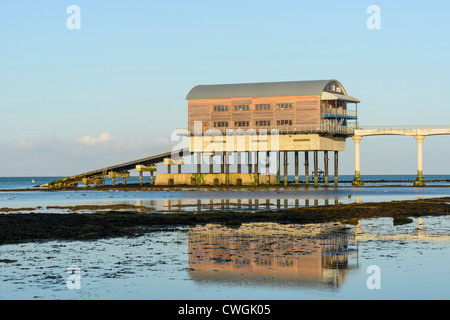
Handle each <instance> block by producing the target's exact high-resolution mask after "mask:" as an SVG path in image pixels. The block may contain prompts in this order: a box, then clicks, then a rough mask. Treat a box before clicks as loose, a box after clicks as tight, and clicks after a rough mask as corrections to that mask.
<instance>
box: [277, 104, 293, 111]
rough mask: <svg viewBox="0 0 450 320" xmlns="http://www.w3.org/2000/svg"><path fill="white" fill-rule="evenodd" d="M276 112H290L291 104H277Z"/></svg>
mask: <svg viewBox="0 0 450 320" xmlns="http://www.w3.org/2000/svg"><path fill="white" fill-rule="evenodd" d="M277 109H278V110H292V103H278V104H277Z"/></svg>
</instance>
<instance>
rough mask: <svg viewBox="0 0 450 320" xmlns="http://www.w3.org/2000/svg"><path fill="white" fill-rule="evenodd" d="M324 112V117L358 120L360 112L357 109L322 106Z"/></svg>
mask: <svg viewBox="0 0 450 320" xmlns="http://www.w3.org/2000/svg"><path fill="white" fill-rule="evenodd" d="M322 114H323V118H324V119H335V118H345V119H350V120H356V119H357V118H358V112H357V111H355V110H348V109H342V108H337V109H336V108H325V107H323V108H322Z"/></svg>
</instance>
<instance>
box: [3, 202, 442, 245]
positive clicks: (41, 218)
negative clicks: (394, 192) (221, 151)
mask: <svg viewBox="0 0 450 320" xmlns="http://www.w3.org/2000/svg"><path fill="white" fill-rule="evenodd" d="M56 208H57V209H69V210H70V211H71V213H68V214H59V213H39V212H35V211H33V212H31V213H19V212H17V210H14V212H13V213H8V214H0V225H1V226H2V228H1V229H0V244H4V243H21V242H29V241H42V240H74V239H100V238H108V237H120V236H130V237H136V236H141V235H143V234H144V233H145V232H152V231H153V230H154V229H155V227H157V228H172V227H177V226H194V225H199V224H206V223H215V224H223V225H228V226H234V227H239V226H240V225H241V224H243V223H250V222H275V223H281V224H310V223H325V222H342V223H345V224H357V221H358V220H359V219H370V218H392V219H393V220H394V223H397V224H402V223H408V221H409V222H411V220H408V219H410V218H411V217H423V216H446V215H449V214H450V197H443V198H431V199H419V200H404V201H391V202H376V203H359V204H358V203H352V204H337V205H331V206H325V205H324V206H313V207H295V208H290V209H282V210H267V211H265V210H259V211H240V212H232V211H227V212H223V211H220V210H212V211H202V212H194V213H193V212H182V213H169V214H166V213H155V212H154V211H152V210H151V209H150V208H149V209H148V212H147V211H146V210H145V207H142V206H130V205H128V206H116V205H112V206H108V205H104V206H91V207H89V206H64V207H56ZM118 208H121V209H124V210H120V211H119V210H117V209H118ZM130 208H133V210H130ZM25 209H26V210H29V209H30V208H25ZM86 209H90V210H91V212H89V213H78V210H86ZM4 210H6V209H5V208H4ZM19 211H20V210H19Z"/></svg>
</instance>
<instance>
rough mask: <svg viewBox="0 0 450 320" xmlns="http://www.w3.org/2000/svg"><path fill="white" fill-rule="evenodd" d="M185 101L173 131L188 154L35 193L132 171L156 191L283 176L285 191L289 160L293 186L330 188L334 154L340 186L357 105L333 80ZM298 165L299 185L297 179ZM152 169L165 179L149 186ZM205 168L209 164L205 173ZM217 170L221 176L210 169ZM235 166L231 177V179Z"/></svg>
mask: <svg viewBox="0 0 450 320" xmlns="http://www.w3.org/2000/svg"><path fill="white" fill-rule="evenodd" d="M186 100H187V101H188V103H187V104H188V106H187V107H188V119H187V120H188V121H187V122H188V128H186V129H180V130H178V134H179V136H184V137H187V138H188V140H189V147H188V148H184V149H182V150H177V149H174V150H172V151H166V152H162V153H160V154H157V155H154V156H150V157H147V158H142V159H138V160H134V161H130V162H126V163H122V164H119V165H114V166H105V167H104V168H102V169H98V170H95V171H91V172H87V173H83V174H79V175H75V176H71V177H68V178H64V179H59V180H56V181H53V182H50V183H47V184H44V185H41V187H59V188H61V187H75V186H77V185H78V183H83V184H85V185H86V186H88V185H89V184H96V185H102V184H105V179H106V178H109V179H111V181H112V184H113V185H115V183H116V179H123V185H126V183H127V179H128V178H129V176H130V173H129V171H130V170H136V171H137V172H139V176H140V184H141V185H142V184H143V173H144V172H150V175H151V177H150V179H151V180H150V183H151V184H152V185H153V184H154V185H158V186H164V185H214V186H220V185H260V184H269V185H275V184H280V183H281V176H282V175H283V184H284V185H287V184H288V183H289V181H288V173H289V165H290V164H289V162H288V160H289V158H292V157H293V158H294V166H295V168H294V172H295V180H294V183H295V184H300V183H304V184H305V185H310V184H314V186H318V185H319V184H320V183H323V184H324V185H325V186H328V185H329V171H330V170H329V160H330V159H329V156H330V154H332V153H334V157H333V158H334V185H335V186H337V185H338V172H339V170H338V169H339V168H338V159H339V152H340V151H344V150H345V145H346V139H347V138H349V137H351V136H353V133H354V130H355V127H356V124H357V119H358V114H357V106H358V103H359V102H360V101H359V100H358V99H357V98H354V97H352V96H349V95H347V92H346V90H345V89H344V87H343V86H342V84H341V83H340V82H339V81H337V80H315V81H289V82H265V83H244V84H224V85H199V86H196V87H194V88H193V89H192V90H191V91H190V92H189V94H188V95H187V97H186ZM353 105H354V106H355V107H354V108H353V109H351V108H350V106H353ZM290 154H291V155H292V156H291V157H289V155H290ZM302 154H303V155H304V156H302ZM322 154H323V157H322ZM187 156H193V158H194V161H195V164H196V170H195V172H182V169H181V168H182V166H183V165H184V163H185V162H184V160H183V158H185V157H187ZM320 159H323V162H322V161H321V160H320ZM302 160H304V163H303V165H304V176H305V181H300V178H299V177H300V173H301V172H300V171H301V170H300V167H301V161H302ZM311 160H312V161H311ZM158 163H163V164H164V166H166V167H167V173H164V172H163V173H160V172H158V173H157V174H156V178H155V179H154V173H155V171H156V164H158ZM203 163H206V164H208V168H207V169H206V170H205V168H204V166H202V164H203ZM215 163H216V164H218V165H220V170H215V169H214V164H215ZM319 163H320V164H319ZM322 163H323V166H322ZM234 164H236V172H231V165H234ZM245 165H247V166H246V167H247V169H245ZM173 166H177V167H178V170H177V172H173V171H172V167H173ZM282 166H283V171H281V167H282ZM311 168H312V172H310V169H311ZM184 171H186V170H184Z"/></svg>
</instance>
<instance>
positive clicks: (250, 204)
mask: <svg viewBox="0 0 450 320" xmlns="http://www.w3.org/2000/svg"><path fill="white" fill-rule="evenodd" d="M341 203H342V202H341ZM336 204H339V198H320V199H319V198H315V199H302V198H295V199H285V198H271V199H161V200H137V201H136V205H137V206H146V207H148V208H151V209H152V210H155V211H162V212H176V211H189V212H208V211H217V210H233V211H235V210H249V209H251V210H278V209H288V208H296V207H310V206H320V205H325V206H328V205H336ZM142 211H145V209H142Z"/></svg>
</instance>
